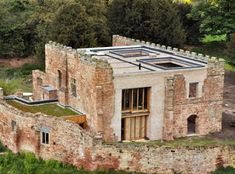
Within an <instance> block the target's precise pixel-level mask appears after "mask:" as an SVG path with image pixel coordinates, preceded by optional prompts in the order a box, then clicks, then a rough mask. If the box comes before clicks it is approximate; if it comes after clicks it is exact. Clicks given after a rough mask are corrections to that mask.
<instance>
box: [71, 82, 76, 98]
mask: <svg viewBox="0 0 235 174" xmlns="http://www.w3.org/2000/svg"><path fill="white" fill-rule="evenodd" d="M71 94H72V95H73V96H74V97H76V96H77V85H76V79H74V78H72V79H71Z"/></svg>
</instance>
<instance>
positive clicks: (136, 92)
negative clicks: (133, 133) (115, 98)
mask: <svg viewBox="0 0 235 174" xmlns="http://www.w3.org/2000/svg"><path fill="white" fill-rule="evenodd" d="M148 93H149V92H148V88H135V89H124V90H122V112H139V111H140V112H141V111H146V110H148Z"/></svg>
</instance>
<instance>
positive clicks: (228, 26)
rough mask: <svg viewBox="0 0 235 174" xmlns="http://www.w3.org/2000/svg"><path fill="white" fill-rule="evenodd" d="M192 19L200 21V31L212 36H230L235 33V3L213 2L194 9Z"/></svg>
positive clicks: (229, 0) (227, 0)
mask: <svg viewBox="0 0 235 174" xmlns="http://www.w3.org/2000/svg"><path fill="white" fill-rule="evenodd" d="M191 15H192V17H193V18H194V19H196V20H199V21H200V31H201V33H203V34H210V35H222V34H228V35H230V34H231V33H233V32H234V31H235V1H234V0H213V1H210V2H202V3H200V4H199V5H197V6H196V7H195V8H193V11H192V13H191Z"/></svg>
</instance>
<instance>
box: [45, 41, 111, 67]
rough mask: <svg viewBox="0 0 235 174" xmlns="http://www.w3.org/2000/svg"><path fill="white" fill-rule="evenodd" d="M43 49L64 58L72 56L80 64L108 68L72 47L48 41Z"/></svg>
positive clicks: (107, 64)
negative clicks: (78, 60)
mask: <svg viewBox="0 0 235 174" xmlns="http://www.w3.org/2000/svg"><path fill="white" fill-rule="evenodd" d="M45 49H46V50H48V49H51V50H54V51H58V53H59V54H62V55H64V57H66V56H68V55H70V56H73V57H75V58H78V59H80V60H81V62H82V63H84V64H86V65H90V66H96V67H105V68H107V67H110V66H109V63H108V62H107V61H105V60H97V59H96V58H95V56H92V55H89V54H86V51H85V50H83V49H74V48H72V47H69V46H65V45H62V44H60V43H57V42H53V41H49V43H47V44H46V45H45Z"/></svg>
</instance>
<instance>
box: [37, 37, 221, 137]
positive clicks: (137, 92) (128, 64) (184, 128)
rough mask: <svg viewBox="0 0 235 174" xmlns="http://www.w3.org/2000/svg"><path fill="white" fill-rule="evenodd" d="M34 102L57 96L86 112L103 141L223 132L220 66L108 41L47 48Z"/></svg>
mask: <svg viewBox="0 0 235 174" xmlns="http://www.w3.org/2000/svg"><path fill="white" fill-rule="evenodd" d="M45 49H46V50H45V52H46V69H45V72H41V71H38V70H35V71H33V87H34V98H35V100H44V99H54V98H58V101H59V103H60V104H61V105H62V106H65V107H72V108H73V109H75V110H78V111H80V112H82V113H84V114H86V117H87V122H88V126H89V128H90V129H91V130H93V131H94V132H97V133H98V132H101V133H102V134H103V135H104V138H105V140H108V141H110V140H137V139H143V138H146V139H150V140H158V139H165V140H172V139H174V138H178V137H184V136H187V135H192V134H196V135H204V134H208V133H210V132H217V131H220V130H221V119H222V101H223V82H224V69H223V66H224V61H223V60H221V59H219V60H217V59H215V58H210V57H208V56H205V57H204V56H203V55H201V54H196V53H194V52H193V53H191V52H189V51H184V50H178V49H176V48H171V47H166V46H164V45H162V46H161V45H158V44H157V45H155V44H151V43H148V42H143V41H139V40H134V39H129V38H125V37H121V36H117V35H116V36H114V37H113V47H104V48H86V49H72V48H70V47H64V46H63V45H60V44H57V43H54V42H50V43H49V44H47V45H46V46H45Z"/></svg>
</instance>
